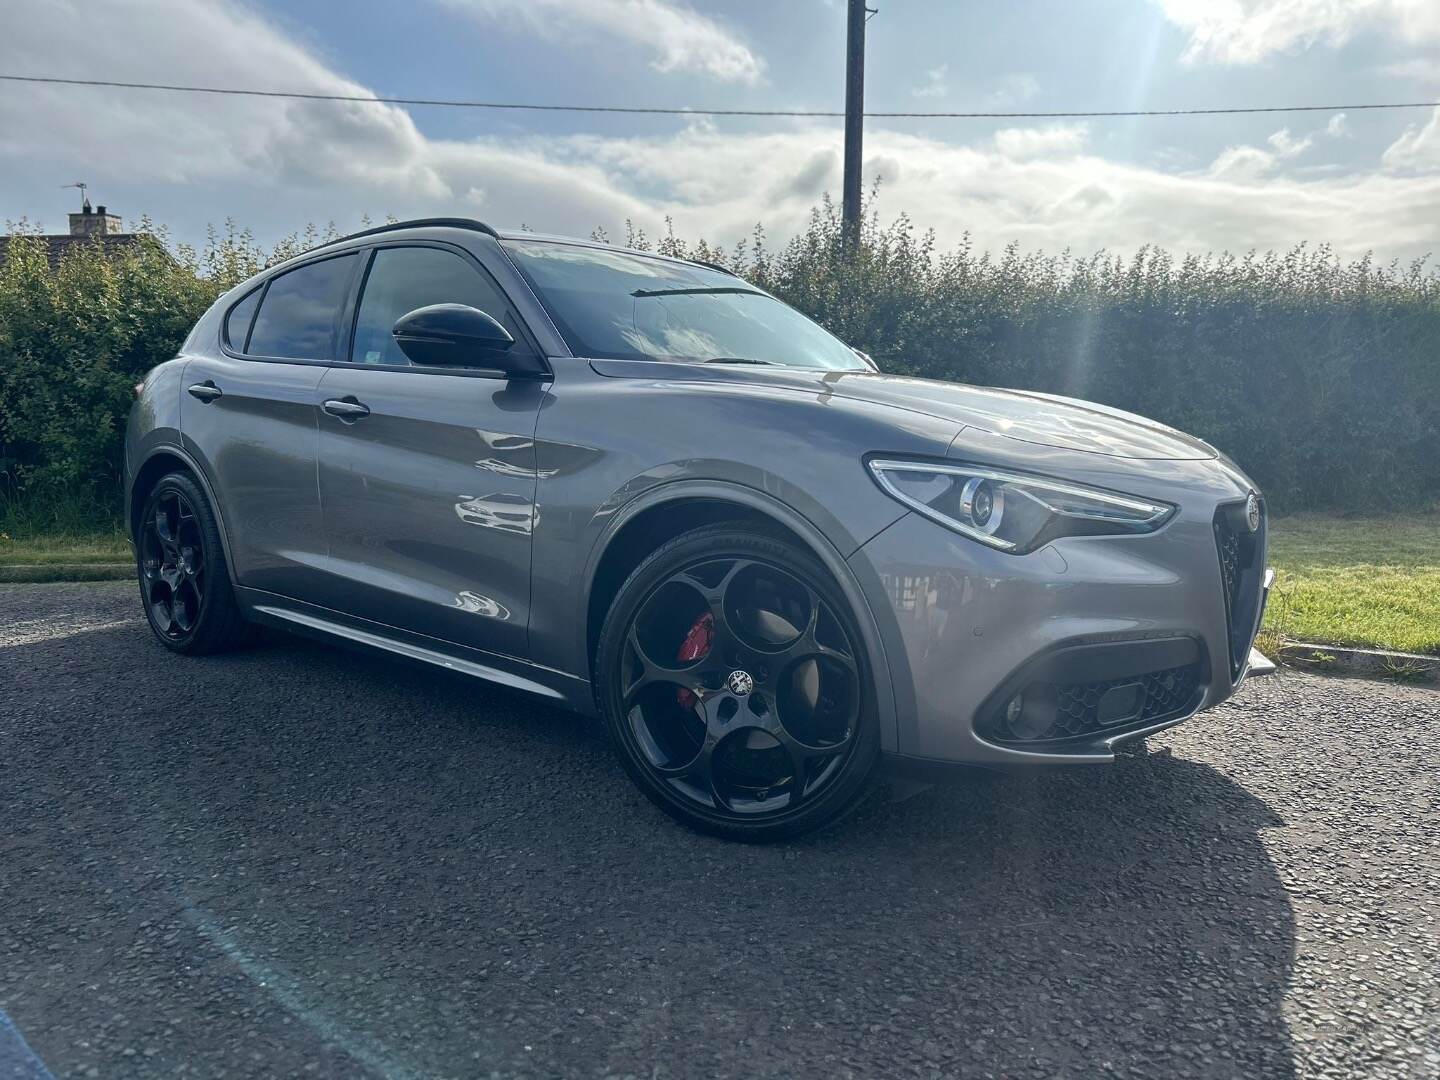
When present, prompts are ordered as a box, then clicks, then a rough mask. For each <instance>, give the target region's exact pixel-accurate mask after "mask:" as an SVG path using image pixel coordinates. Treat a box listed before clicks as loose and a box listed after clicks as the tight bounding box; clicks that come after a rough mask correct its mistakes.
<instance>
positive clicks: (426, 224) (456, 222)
mask: <svg viewBox="0 0 1440 1080" xmlns="http://www.w3.org/2000/svg"><path fill="white" fill-rule="evenodd" d="M437 227H440V228H447V229H473V230H474V231H475V232H482V233H485V234H487V235H489V236H493V237H495V238H496V239H497V240H498V239H499V238H500V234H499V233H498V232H496V231H495V230H494V229H492V228H491V227H490V226H489V225H486V224H485V223H484V222H483V221H477V220H475V219H474V218H457V217H434V218H412V219H411V220H410V221H391V222H388V223H386V224H384V225H376V226H375V227H374V228H371V229H361V230H360V231H359V232H355V233H350V234H349V235H348V236H339V237H336V238H335V239H334V240H331V241H330V244H340V243H344V242H345V241H346V240H356V239H358V238H360V237H362V236H374V235H376V234H377V233H386V232H394V231H395V230H396V229H424V228H437ZM320 246H321V247H328V246H329V244H322V245H320Z"/></svg>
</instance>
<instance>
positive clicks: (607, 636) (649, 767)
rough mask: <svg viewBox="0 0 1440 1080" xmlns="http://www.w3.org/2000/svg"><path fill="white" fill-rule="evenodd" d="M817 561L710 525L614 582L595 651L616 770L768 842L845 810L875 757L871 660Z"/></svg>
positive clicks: (767, 537)
mask: <svg viewBox="0 0 1440 1080" xmlns="http://www.w3.org/2000/svg"><path fill="white" fill-rule="evenodd" d="M860 642H861V638H860V634H859V631H858V629H857V627H856V625H855V620H854V616H853V615H852V614H851V611H850V608H849V606H848V605H847V603H846V602H845V600H844V597H843V596H842V595H841V594H840V591H839V589H837V588H836V586H835V583H834V581H833V580H832V579H831V578H830V576H829V575H828V574H827V573H826V572H825V570H824V568H823V567H822V566H821V565H820V564H819V563H818V562H817V561H816V560H815V558H814V557H813V556H811V555H810V554H809V553H808V552H805V551H803V550H801V549H800V548H798V547H797V546H796V545H794V544H793V543H791V542H790V541H788V540H786V539H784V538H782V537H780V536H776V535H771V534H769V533H767V532H763V531H759V530H753V529H750V528H744V527H738V526H735V525H716V526H707V527H704V528H701V529H696V530H694V531H693V532H689V533H686V534H685V535H683V536H681V537H678V538H677V539H675V540H672V541H670V542H669V543H667V544H665V545H664V546H662V547H661V548H659V549H658V550H657V551H655V552H654V553H653V554H652V555H650V556H649V557H648V558H647V559H646V560H645V561H644V562H643V563H641V564H640V566H639V567H637V568H636V570H635V571H634V572H633V573H632V574H631V575H630V577H629V579H628V580H627V581H626V582H625V584H624V585H622V586H621V588H620V591H619V593H618V594H617V595H616V598H615V601H614V603H613V604H612V606H611V609H610V612H609V615H608V616H607V618H606V621H605V626H604V629H603V630H602V632H601V637H600V647H599V651H598V655H597V657H596V671H597V678H598V691H599V694H600V701H601V705H602V707H603V709H604V713H605V717H606V722H607V724H608V727H609V730H610V734H611V736H612V737H613V740H614V742H615V745H616V747H617V748H618V750H619V753H620V757H621V760H622V761H623V763H624V765H625V768H626V770H627V771H628V772H629V774H630V776H631V777H632V778H633V779H634V780H635V782H636V783H637V784H638V785H639V786H640V788H641V789H642V790H643V791H644V792H645V794H646V795H648V796H649V797H650V798H651V799H652V800H654V801H655V802H656V803H657V804H659V805H660V806H661V807H662V808H663V809H665V810H666V811H667V812H668V813H670V814H671V815H673V816H674V817H676V818H678V819H679V820H681V821H683V822H685V823H686V824H688V825H691V826H692V827H694V828H697V829H701V830H703V831H705V832H710V833H715V834H718V835H721V836H725V837H728V838H732V839H740V840H776V839H781V838H784V837H788V836H794V835H796V834H798V833H802V832H806V831H808V830H810V829H814V828H817V827H819V826H821V825H823V824H825V823H827V822H830V821H833V820H834V819H836V818H837V817H839V816H840V815H841V814H842V813H844V812H845V811H846V810H848V809H849V808H851V807H852V806H853V805H854V804H855V803H856V801H857V800H858V799H859V797H860V795H861V793H862V792H863V790H864V788H865V785H866V781H867V780H868V779H869V777H870V775H871V773H872V772H873V771H874V766H875V762H876V759H877V757H878V755H879V734H878V728H877V723H876V717H875V709H874V688H873V682H872V680H871V677H870V668H869V659H868V657H867V656H866V655H865V651H864V649H863V648H862V647H861V644H860Z"/></svg>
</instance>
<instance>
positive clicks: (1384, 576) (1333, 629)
mask: <svg viewBox="0 0 1440 1080" xmlns="http://www.w3.org/2000/svg"><path fill="white" fill-rule="evenodd" d="M1270 563H1271V565H1272V566H1274V567H1275V570H1276V580H1275V589H1274V591H1273V592H1271V594H1270V605H1269V608H1268V610H1267V611H1266V614H1265V628H1264V632H1263V634H1262V638H1261V642H1260V645H1261V648H1262V650H1263V649H1266V648H1267V647H1272V648H1273V645H1274V644H1276V643H1278V641H1279V640H1282V639H1283V640H1290V641H1310V642H1315V643H1317V644H1325V645H1356V646H1360V647H1362V648H1378V649H1397V650H1399V651H1401V652H1413V653H1426V654H1429V655H1440V513H1428V514H1406V515H1393V516H1384V517H1363V518H1362V517H1353V518H1352V517H1343V518H1342V517H1332V516H1328V515H1321V514H1296V515H1294V516H1291V517H1281V518H1276V519H1275V520H1274V521H1273V522H1272V523H1271V531H1270Z"/></svg>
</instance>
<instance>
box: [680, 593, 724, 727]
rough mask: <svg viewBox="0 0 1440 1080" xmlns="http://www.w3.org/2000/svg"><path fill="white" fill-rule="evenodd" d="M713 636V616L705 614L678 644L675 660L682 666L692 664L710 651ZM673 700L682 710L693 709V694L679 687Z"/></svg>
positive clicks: (693, 624)
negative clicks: (678, 649) (677, 653)
mask: <svg viewBox="0 0 1440 1080" xmlns="http://www.w3.org/2000/svg"><path fill="white" fill-rule="evenodd" d="M714 636H715V616H714V615H712V614H711V613H710V612H708V611H707V612H705V613H704V614H703V615H701V616H700V617H699V618H698V619H696V620H695V622H694V623H692V624H691V626H690V630H689V632H688V633H687V634H686V635H685V640H684V641H682V642H681V643H680V653H679V655H677V656H676V657H675V659H676V660H677V661H678V662H679V663H682V664H689V663H693V662H694V661H696V660H699V659H700V658H701V657H702V656H704V655H705V654H706V653H708V652H709V651H710V641H711V639H712V638H713V637H714ZM675 700H676V701H677V702H679V703H680V707H681V708H682V709H692V708H694V707H695V695H694V693H693V692H691V691H689V690H686V689H685V688H684V687H681V688H680V689H679V690H677V691H675Z"/></svg>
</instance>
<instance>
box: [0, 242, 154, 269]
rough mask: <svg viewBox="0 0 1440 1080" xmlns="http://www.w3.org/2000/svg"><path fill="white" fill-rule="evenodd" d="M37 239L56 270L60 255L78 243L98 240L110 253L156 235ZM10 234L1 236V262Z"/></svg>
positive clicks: (6, 250)
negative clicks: (43, 243)
mask: <svg viewBox="0 0 1440 1080" xmlns="http://www.w3.org/2000/svg"><path fill="white" fill-rule="evenodd" d="M35 239H39V240H43V241H44V242H45V257H46V259H48V260H49V262H50V269H52V270H54V269H56V268H57V267H58V266H59V265H60V257H61V256H62V255H64V254H65V253H66V252H67V251H69V250H71V249H72V248H74V247H76V246H77V245H84V244H88V243H90V242H91V241H97V242H98V243H99V244H100V248H101V250H102V251H104V252H105V254H107V255H110V254H114V253H116V252H119V251H123V250H126V249H128V248H133V247H136V246H137V245H139V244H141V243H143V242H147V241H148V242H153V241H154V237H152V236H150V235H149V234H147V233H105V234H102V235H100V236H70V235H62V236H40V237H36V238H35ZM10 240H11V237H9V236H0V262H4V261H5V257H6V253H7V252H8V250H9V248H10Z"/></svg>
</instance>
